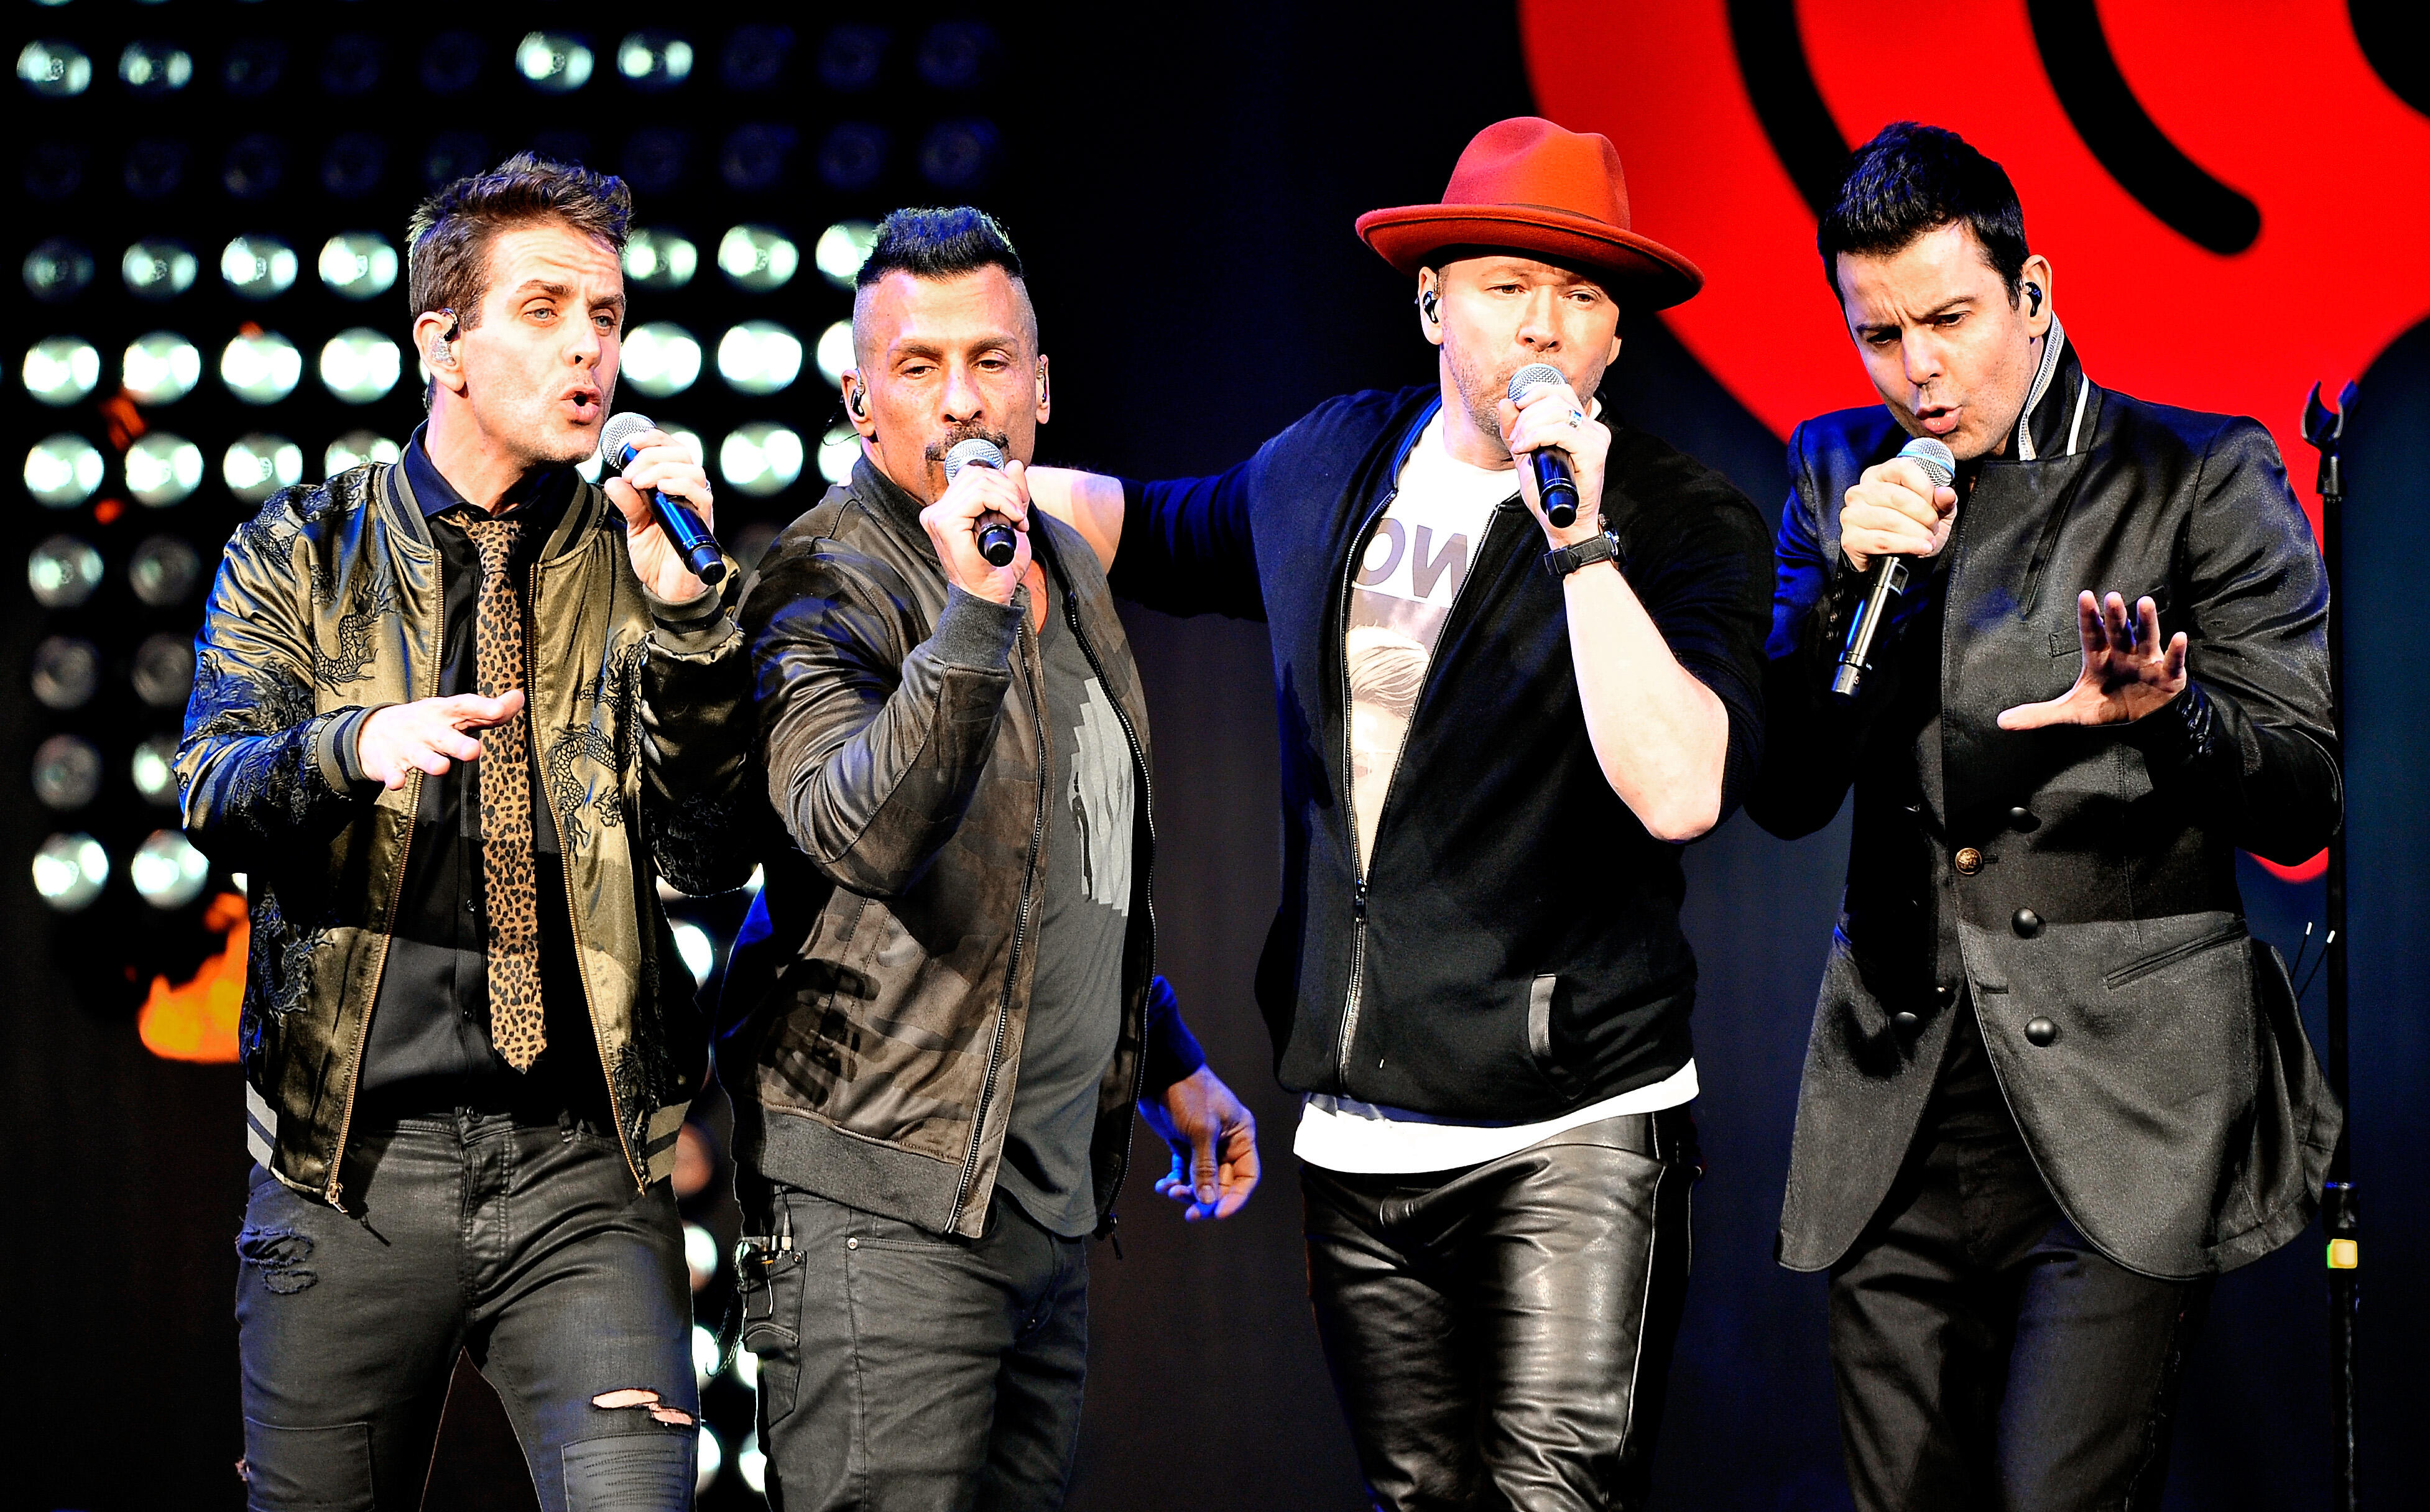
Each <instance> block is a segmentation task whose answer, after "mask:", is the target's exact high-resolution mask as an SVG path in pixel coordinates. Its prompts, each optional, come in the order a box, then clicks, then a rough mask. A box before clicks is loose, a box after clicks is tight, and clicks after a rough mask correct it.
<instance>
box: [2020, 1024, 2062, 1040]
mask: <svg viewBox="0 0 2430 1512" xmlns="http://www.w3.org/2000/svg"><path fill="white" fill-rule="evenodd" d="M2025 1038H2027V1039H2030V1040H2032V1041H2033V1042H2034V1043H2035V1044H2036V1045H2047V1044H2049V1043H2050V1042H2051V1041H2052V1040H2054V1039H2056V1038H2058V1025H2057V1024H2055V1023H2053V1022H2050V1021H2049V1020H2048V1019H2042V1018H2034V1019H2028V1020H2027V1021H2025Z"/></svg>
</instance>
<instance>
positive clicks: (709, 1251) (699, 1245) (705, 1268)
mask: <svg viewBox="0 0 2430 1512" xmlns="http://www.w3.org/2000/svg"><path fill="white" fill-rule="evenodd" d="M684 1268H685V1269H686V1270H689V1271H691V1273H692V1274H693V1275H694V1276H696V1277H698V1278H699V1279H698V1280H696V1281H694V1282H693V1283H692V1289H693V1290H694V1291H698V1290H699V1289H700V1288H702V1287H703V1286H705V1285H707V1280H708V1278H709V1277H710V1276H713V1275H715V1274H717V1236H716V1235H714V1234H711V1233H710V1232H709V1231H708V1230H707V1229H705V1228H703V1227H701V1226H700V1225H699V1224H698V1223H686V1224H685V1225H684ZM712 1342H713V1340H712ZM709 1357H710V1358H711V1359H715V1358H716V1356H715V1355H713V1354H712V1355H710V1356H709Z"/></svg>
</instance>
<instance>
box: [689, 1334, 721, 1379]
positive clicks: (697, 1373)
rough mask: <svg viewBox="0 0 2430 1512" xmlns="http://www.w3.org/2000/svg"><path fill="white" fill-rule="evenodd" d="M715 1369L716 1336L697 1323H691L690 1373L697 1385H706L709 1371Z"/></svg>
mask: <svg viewBox="0 0 2430 1512" xmlns="http://www.w3.org/2000/svg"><path fill="white" fill-rule="evenodd" d="M716 1369H717V1336H716V1335H715V1334H712V1333H710V1332H709V1331H708V1330H707V1329H706V1328H704V1327H702V1326H701V1325H700V1324H698V1323H694V1324H692V1325H691V1373H692V1379H693V1380H694V1381H695V1382H697V1383H698V1384H699V1385H701V1386H703V1387H706V1386H707V1385H708V1381H709V1372H710V1371H714V1370H716Z"/></svg>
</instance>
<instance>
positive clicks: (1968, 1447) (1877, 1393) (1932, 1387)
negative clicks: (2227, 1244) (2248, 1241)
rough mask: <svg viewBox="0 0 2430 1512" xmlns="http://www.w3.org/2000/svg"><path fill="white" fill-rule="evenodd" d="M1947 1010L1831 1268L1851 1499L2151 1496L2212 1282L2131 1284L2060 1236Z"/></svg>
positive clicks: (2058, 1220)
mask: <svg viewBox="0 0 2430 1512" xmlns="http://www.w3.org/2000/svg"><path fill="white" fill-rule="evenodd" d="M1961 1014H1962V1015H1963V1016H1962V1017H1961V1019H1960V1021H1959V1022H1958V1023H1957V1024H1956V1032H1955V1033H1953V1035H1952V1037H1951V1038H1952V1044H1951V1048H1950V1053H1949V1058H1948V1061H1947V1063H1946V1064H1945V1066H1944V1067H1943V1070H1942V1072H1941V1078H1940V1085H1939V1088H1938V1089H1937V1090H1936V1091H1935V1093H1934V1100H1933V1104H1932V1106H1931V1107H1930V1109H1929V1110H1927V1112H1926V1113H1925V1116H1924V1122H1923V1125H1922V1129H1921V1130H1920V1131H1919V1132H1918V1134H1917V1137H1916V1143H1915V1148H1914V1150H1913V1151H1912V1152H1911V1153H1910V1154H1909V1155H1908V1156H1907V1160H1906V1166H1905V1168H1904V1169H1902V1171H1900V1173H1899V1178H1898V1180H1897V1182H1896V1183H1895V1184H1893V1185H1892V1187H1891V1188H1890V1192H1889V1196H1888V1197H1887V1198H1885V1199H1884V1201H1883V1204H1882V1210H1881V1212H1880V1213H1879V1214H1877V1215H1876V1216H1875V1218H1874V1220H1873V1223H1872V1227H1871V1228H1869V1229H1868V1230H1867V1231H1866V1233H1865V1236H1864V1237H1863V1238H1860V1239H1859V1240H1858V1241H1857V1242H1856V1247H1855V1248H1854V1249H1852V1250H1851V1251H1850V1252H1849V1253H1848V1254H1847V1255H1845V1256H1844V1257H1842V1259H1841V1260H1840V1262H1839V1264H1838V1265H1837V1266H1835V1267H1833V1268H1832V1271H1831V1367H1832V1372H1833V1375H1834V1376H1835V1377H1836V1379H1837V1380H1838V1383H1839V1429H1840V1437H1841V1439H1842V1442H1843V1444H1844V1446H1845V1448H1846V1451H1847V1457H1848V1479H1849V1482H1850V1485H1851V1487H1852V1488H1853V1489H1854V1491H1855V1492H1856V1505H1857V1506H1858V1507H1859V1508H1860V1509H1863V1512H1940V1509H1944V1508H1945V1509H1948V1512H1961V1509H1962V1512H1984V1509H1994V1508H1996V1509H2002V1512H2091V1509H2095V1508H2099V1509H2103V1512H2109V1509H2137V1508H2144V1507H2156V1506H2158V1505H2159V1504H2160V1492H2161V1487H2162V1485H2163V1483H2164V1482H2165V1481H2166V1479H2167V1476H2168V1469H2169V1430H2170V1426H2171V1423H2170V1420H2171V1416H2172V1413H2173V1411H2174V1409H2175V1406H2176V1399H2177V1388H2178V1373H2179V1370H2180V1368H2181V1366H2182V1364H2183V1361H2184V1358H2185V1354H2186V1351H2187V1350H2188V1349H2189V1347H2190V1346H2191V1344H2192V1342H2193V1338H2194V1335H2195V1333H2196V1332H2197V1331H2198V1330H2199V1329H2200V1328H2201V1326H2202V1320H2203V1315H2204V1312H2205V1307H2206V1305H2207V1304H2208V1302H2209V1298H2210V1287H2211V1284H2210V1282H2209V1280H2208V1279H2207V1278H2205V1279H2202V1280H2195V1281H2158V1280H2154V1279H2153V1278H2151V1277H2149V1276H2144V1275H2138V1274H2137V1273H2135V1272H2134V1271H2129V1270H2127V1269H2125V1268H2124V1267H2123V1266H2121V1265H2119V1264H2118V1263H2117V1262H2115V1261H2113V1260H2111V1259H2109V1258H2108V1257H2107V1256H2105V1255H2104V1254H2101V1253H2100V1252H2099V1251H2097V1250H2095V1249H2094V1248H2093V1247H2092V1245H2091V1244H2090V1243H2089V1242H2088V1241H2087V1240H2086V1239H2085V1238H2084V1237H2083V1236H2082V1235H2081V1234H2078V1233H2077V1232H2076V1231H2075V1226H2074V1225H2073V1224H2072V1223H2070V1222H2069V1221H2067V1219H2066V1217H2065V1216H2064V1215H2063V1214H2062V1213H2061V1212H2060V1211H2059V1207H2058V1204H2057V1203H2056V1201H2055V1200H2053V1198H2052V1197H2051V1194H2050V1189H2049V1188H2048V1187H2046V1186H2045V1185H2044V1184H2043V1182H2042V1179H2041V1174H2040V1172H2039V1171H2037V1170H2035V1168H2034V1162H2033V1156H2032V1155H2031V1153H2030V1152H2028V1151H2027V1150H2026V1148H2025V1145H2024V1141H2023V1139H2022V1137H2021V1136H2020V1135H2019V1134H2018V1133H2017V1126H2016V1122H2015V1121H2014V1119H2013V1118H2011V1117H2010V1115H2009V1113H2008V1108H2007V1104H2006V1101H2005V1100H2004V1099H2003V1098H2002V1097H2001V1095H2000V1089H1999V1085H1998V1083H1997V1082H1996V1081H1995V1080H1994V1079H1993V1078H1992V1076H1991V1072H1990V1068H1989V1062H1988V1061H1986V1060H1985V1059H1984V1058H1983V1050H1982V1042H1981V1039H1980V1038H1979V1031H1978V1030H1976V1029H1975V1027H1974V1025H1973V1022H1972V1010H1971V1009H1962V1010H1961Z"/></svg>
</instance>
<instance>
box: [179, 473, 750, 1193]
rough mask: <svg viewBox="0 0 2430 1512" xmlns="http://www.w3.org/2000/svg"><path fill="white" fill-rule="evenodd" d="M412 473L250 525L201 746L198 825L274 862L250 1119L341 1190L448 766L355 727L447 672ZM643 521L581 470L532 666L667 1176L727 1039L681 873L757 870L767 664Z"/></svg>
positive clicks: (195, 769) (225, 603)
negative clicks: (438, 783) (384, 988)
mask: <svg viewBox="0 0 2430 1512" xmlns="http://www.w3.org/2000/svg"><path fill="white" fill-rule="evenodd" d="M407 489H408V485H407V483H406V480H405V476H404V471H403V469H402V468H401V467H399V466H397V465H395V464H373V465H368V466H363V467H358V468H353V469H350V470H349V471H347V472H344V473H341V474H339V475H337V476H336V477H333V478H331V479H329V480H328V481H327V482H325V483H321V484H315V485H310V486H307V487H303V488H294V489H288V490H283V491H281V492H279V493H277V494H275V495H273V496H272V497H271V499H270V500H269V501H268V502H267V503H266V504H264V505H263V506H262V508H261V511H260V513H259V514H258V515H257V516H256V517H255V518H254V519H253V520H251V521H249V522H247V523H244V524H243V525H241V526H239V527H238V529H237V532H236V535H235V536H234V537H233V538H232V539H231V540H229V542H228V545H227V550H226V554H225V557H224V558H223V560H222V562H221V565H220V571H219V576H218V579H217V581H216V582H215V583H214V584H213V586H212V589H211V596H210V601H209V603H208V606H206V608H205V610H204V616H203V627H202V632H201V634H200V635H199V637H198V638H197V639H196V642H195V650H196V657H195V673H194V688H193V693H192V695H191V699H190V701H189V703H188V705H187V708H186V727H185V733H184V736H183V738H182V739H180V740H179V742H178V746H177V760H176V772H177V779H178V784H179V789H180V791H181V793H182V795H183V803H184V807H185V827H186V832H187V833H188V834H189V835H190V836H191V837H192V839H193V840H194V843H195V844H196V845H198V846H200V847H201V848H202V849H203V850H204V851H205V852H207V853H208V854H209V855H210V856H212V857H213V858H214V859H215V860H217V861H218V862H219V863H220V864H221V865H223V866H225V867H226V868H229V869H230V870H233V871H241V872H245V873H246V877H247V893H248V903H249V906H250V908H251V913H252V944H251V949H250V953H249V958H248V960H247V962H246V969H245V993H244V1006H243V1011H242V1015H241V1020H240V1022H239V1025H238V1031H237V1038H238V1048H239V1052H240V1054H241V1058H242V1061H243V1067H244V1076H245V1108H246V1119H247V1128H246V1137H247V1143H248V1145H249V1146H250V1147H251V1149H252V1151H253V1155H254V1157H255V1158H256V1159H257V1160H258V1161H260V1163H261V1164H262V1165H264V1166H265V1167H267V1168H269V1170H270V1171H272V1172H273V1173H274V1174H275V1175H276V1176H277V1177H278V1178H279V1179H280V1180H281V1181H284V1182H286V1183H287V1184H288V1185H289V1186H291V1187H295V1188H299V1189H302V1190H305V1191H309V1192H314V1193H317V1194H318V1195H320V1196H321V1197H322V1198H324V1199H325V1200H326V1201H327V1202H329V1203H330V1204H332V1205H343V1200H344V1185H343V1183H344V1175H345V1172H344V1163H343V1159H342V1152H343V1150H344V1147H345V1141H346V1136H347V1133H348V1131H349V1128H350V1126H351V1123H352V1119H353V1115H354V1108H355V1097H356V1091H357V1086H358V1079H359V1072H360V1071H361V1061H362V1051H363V1046H364V1044H365V1042H366V1039H367V1037H368V1030H369V1027H370V1019H371V1013H372V1009H373V1005H374V1002H375V1001H376V999H377V997H378V993H379V982H380V973H381V968H382V965H383V963H384V961H385V959H386V956H387V950H388V942H389V938H390V937H389V928H390V920H391V914H392V913H393V911H394V910H395V909H396V907H397V906H398V895H399V891H400V889H402V887H403V885H404V879H405V863H406V850H407V845H408V840H409V839H410V836H411V831H412V828H413V816H414V814H415V811H416V806H417V804H418V803H419V801H420V795H421V788H422V781H423V778H422V774H421V773H414V775H413V778H412V780H411V781H409V782H408V783H407V784H406V785H405V787H404V788H402V789H398V790H396V791H393V792H391V791H388V790H386V789H382V788H381V787H380V786H379V784H378V783H376V782H373V781H367V780H365V779H364V778H363V776H362V773H361V771H360V768H359V766H358V765H357V764H356V761H355V756H354V739H355V734H356V732H357V730H358V728H359V726H360V724H361V723H362V721H363V720H364V719H365V718H367V717H368V716H369V714H370V713H371V712H372V711H374V710H375V709H377V708H379V707H380V706H385V705H389V704H395V703H404V702H408V701H410V700H413V699H417V698H427V697H430V696H432V695H433V693H434V691H435V690H436V688H437V686H438V678H439V674H440V642H441V631H442V627H443V624H444V623H445V615H444V613H443V610H442V606H441V598H442V595H443V588H442V574H441V564H440V561H439V557H438V552H437V550H436V548H435V547H434V546H433V544H432V542H431V540H430V535H429V530H428V527H427V525H426V524H425V523H424V519H423V516H422V511H421V509H420V507H417V506H416V505H415V504H414V503H413V501H412V500H411V498H410V497H409V496H408V492H407ZM527 599H528V605H529V609H528V612H529V616H530V627H531V628H530V636H529V644H530V648H531V649H530V655H529V665H528V667H527V669H526V675H525V679H524V688H525V694H526V698H527V700H528V702H527V704H526V710H527V713H526V717H527V718H528V720H529V721H530V730H531V744H532V749H533V752H534V755H535V757H536V760H537V766H538V769H539V774H540V779H541V784H542V786H543V788H544V789H545V792H546V796H547V799H548V802H549V804H550V806H551V809H552V813H553V816H554V818H555V820H556V823H557V826H558V834H559V837H560V841H561V844H562V846H563V851H564V864H565V870H566V873H567V875H566V878H565V896H566V901H567V903H568V905H569V906H570V908H571V911H572V913H573V939H574V945H575V955H576V956H577V962H576V964H577V966H578V969H579V974H580V978H581V981H582V984H583V988H584V990H585V993H586V995H587V997H588V999H589V1010H590V1018H591V1027H592V1029H593V1031H594V1032H595V1034H596V1036H597V1046H598V1053H599V1063H600V1065H601V1066H602V1067H603V1068H604V1069H605V1071H606V1072H607V1084H608V1085H607V1091H608V1095H609V1105H610V1107H611V1108H612V1110H613V1113H614V1116H615V1120H616V1124H617V1133H618V1137H619V1139H620V1140H621V1142H622V1144H623V1146H624V1157H625V1162H626V1165H627V1166H628V1168H629V1169H630V1170H631V1171H632V1174H633V1179H634V1181H635V1183H636V1184H637V1185H639V1186H647V1185H648V1184H649V1183H651V1182H653V1181H656V1180H658V1179H659V1178H661V1177H663V1176H665V1175H666V1174H668V1173H669V1172H670V1171H672V1170H673V1169H674V1141H675V1134H676V1131H677V1130H678V1129H679V1128H680V1127H681V1125H682V1123H683V1119H684V1113H685V1110H686V1109H687V1108H688V1107H689V1106H690V1105H691V1100H692V1097H693V1094H694V1093H696V1092H697V1091H698V1090H699V1089H700V1085H701V1078H702V1073H703V1072H704V1070H705V1069H706V1062H707V1033H706V1025H705V1024H704V1022H703V1021H702V1018H701V1015H700V1010H699V1007H698V1005H697V1004H696V1003H695V1001H694V992H695V989H694V985H693V982H692V979H691V973H690V972H689V971H688V970H687V969H686V967H685V966H684V964H683V961H682V957H681V956H680V955H678V954H677V953H676V951H675V947H674V937H673V935H672V934H671V932H670V930H669V926H668V923H667V921H666V917H665V915H664V913H663V912H662V911H661V909H660V907H659V905H658V899H657V882H658V879H659V877H660V876H664V877H665V878H666V879H667V880H668V881H669V882H671V883H673V884H674V886H676V887H678V888H680V889H685V890H687V891H694V892H705V891H714V890H718V889H724V888H731V887H735V886H737V885H739V884H740V883H741V881H742V880H743V878H744V876H745V875H747V873H748V872H749V870H750V857H749V856H748V855H747V853H746V852H745V851H744V850H743V849H742V848H741V847H740V846H738V845H736V844H734V843H732V840H733V831H734V825H735V819H736V816H737V815H739V814H741V813H744V812H747V810H746V809H745V808H744V807H743V806H742V804H741V802H740V801H739V794H740V793H741V786H742V776H743V773H744V772H745V771H746V770H747V766H748V760H749V756H750V724H749V718H750V707H749V681H748V677H749V663H748V661H747V659H746V657H745V655H744V648H743V644H742V639H741V635H740V634H739V633H738V632H737V630H736V628H735V624H734V621H733V619H732V616H731V614H730V613H729V612H728V609H727V607H726V606H725V605H724V603H723V602H721V600H720V598H719V596H717V595H711V596H710V597H708V598H707V599H705V600H700V601H695V602H694V603H691V604H685V605H668V604H665V603H663V602H661V601H658V600H657V599H656V598H655V597H654V596H653V595H651V594H650V593H649V592H648V591H647V590H644V589H643V588H642V587H641V582H640V581H639V579H637V578H636V577H635V576H634V575H633V570H632V565H631V561H630V558H629V557H627V555H626V551H625V545H624V528H623V521H622V520H621V519H620V518H619V517H618V516H617V514H616V511H615V510H614V509H613V508H612V507H610V506H609V505H608V503H607V498H606V496H605V495H604V494H603V493H601V492H600V490H598V489H597V488H595V487H593V486H591V485H590V484H587V483H583V484H579V485H578V486H577V487H576V488H575V490H574V497H573V499H572V500H571V501H570V502H569V503H568V504H567V506H566V507H565V511H564V514H563V516H562V518H561V519H560V521H559V523H558V528H557V530H556V532H555V534H554V535H553V536H552V537H551V538H550V540H549V541H548V543H547V545H546V547H545V548H544V549H543V550H542V552H541V558H540V560H539V562H538V563H537V564H536V565H535V566H534V568H533V570H532V577H531V582H530V584H529V585H528V588H527ZM644 840H646V843H642V841H644Z"/></svg>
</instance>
